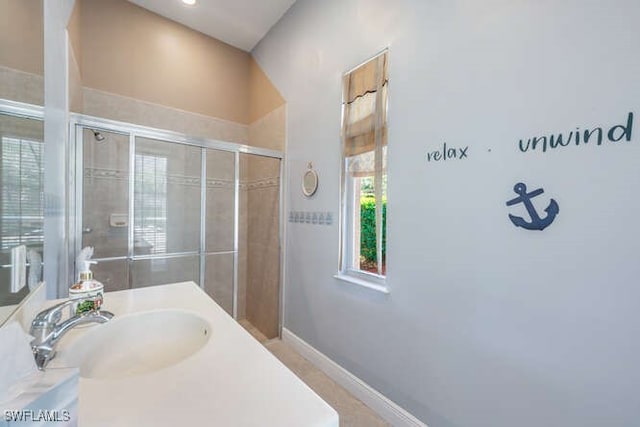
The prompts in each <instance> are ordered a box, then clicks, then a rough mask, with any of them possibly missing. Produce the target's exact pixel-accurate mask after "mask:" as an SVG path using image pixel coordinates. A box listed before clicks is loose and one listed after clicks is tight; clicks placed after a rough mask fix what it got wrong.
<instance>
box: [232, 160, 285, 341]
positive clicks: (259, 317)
mask: <svg viewBox="0 0 640 427" xmlns="http://www.w3.org/2000/svg"><path fill="white" fill-rule="evenodd" d="M241 156H242V157H243V161H242V162H241V164H243V163H244V164H246V169H241V171H243V172H244V173H243V175H242V180H241V187H240V188H241V194H242V198H244V200H243V203H245V204H246V209H244V210H243V212H246V217H245V218H244V221H245V227H246V229H245V230H244V233H243V234H244V235H245V237H246V241H244V242H242V244H243V246H242V249H241V257H246V261H245V262H246V265H245V266H244V274H245V277H244V278H243V279H244V281H245V283H244V284H243V286H245V289H246V290H245V292H246V295H242V296H243V297H244V301H243V304H244V307H243V311H244V314H245V317H246V319H247V320H249V322H251V323H252V324H253V325H254V326H255V327H256V328H258V329H259V330H260V332H262V333H263V334H264V335H265V336H267V338H274V337H276V336H278V333H279V331H278V313H279V309H280V305H279V301H280V239H279V234H280V222H279V221H280V160H279V159H274V158H269V157H261V156H255V155H247V154H242V155H241ZM241 200H242V199H241ZM239 296H240V294H239ZM239 300H240V298H239ZM239 307H240V304H239ZM238 317H239V318H240V319H241V318H242V317H241V316H240V311H239V316H238Z"/></svg>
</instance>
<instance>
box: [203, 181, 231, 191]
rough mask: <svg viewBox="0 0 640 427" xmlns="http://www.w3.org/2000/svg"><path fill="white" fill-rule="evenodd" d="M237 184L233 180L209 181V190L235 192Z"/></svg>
mask: <svg viewBox="0 0 640 427" xmlns="http://www.w3.org/2000/svg"><path fill="white" fill-rule="evenodd" d="M234 187H235V182H234V180H232V179H211V178H210V179H207V188H229V189H231V190H233V188H234Z"/></svg>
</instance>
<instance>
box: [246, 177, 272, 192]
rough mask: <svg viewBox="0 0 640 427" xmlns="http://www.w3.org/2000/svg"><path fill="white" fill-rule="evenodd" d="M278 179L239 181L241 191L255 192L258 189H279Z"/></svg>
mask: <svg viewBox="0 0 640 427" xmlns="http://www.w3.org/2000/svg"><path fill="white" fill-rule="evenodd" d="M279 186H280V177H278V176H274V177H269V178H263V179H258V180H254V181H241V182H240V189H241V190H256V189H260V188H270V187H279Z"/></svg>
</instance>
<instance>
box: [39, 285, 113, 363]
mask: <svg viewBox="0 0 640 427" xmlns="http://www.w3.org/2000/svg"><path fill="white" fill-rule="evenodd" d="M93 298H94V297H91V298H86V299H85V298H81V299H74V300H67V301H64V302H61V303H60V304H56V305H54V306H53V307H50V308H48V309H46V310H43V311H41V312H40V313H38V314H37V315H36V317H35V318H34V319H33V321H32V322H31V329H30V331H29V333H30V334H31V336H33V337H34V339H33V341H31V349H32V350H33V356H34V357H35V359H36V365H37V366H38V369H40V370H43V369H44V368H45V366H47V363H49V361H50V360H51V359H53V358H54V357H55V355H56V350H55V347H56V344H57V343H58V341H60V339H61V338H62V337H63V336H64V335H65V334H66V333H67V332H68V331H69V330H70V329H72V328H74V327H75V326H78V325H82V324H84V323H106V322H108V321H109V320H110V319H111V318H112V317H113V313H111V312H108V311H105V310H90V311H87V312H84V313H81V314H77V315H75V316H72V317H70V318H69V319H67V320H65V321H64V322H62V323H59V322H60V320H61V319H62V310H63V309H64V308H65V307H68V306H70V305H72V304H74V303H82V302H83V301H86V300H93Z"/></svg>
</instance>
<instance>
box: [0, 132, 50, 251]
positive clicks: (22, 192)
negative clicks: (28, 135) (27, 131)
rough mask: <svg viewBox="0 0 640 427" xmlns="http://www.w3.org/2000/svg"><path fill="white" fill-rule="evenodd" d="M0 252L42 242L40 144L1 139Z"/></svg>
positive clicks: (42, 173)
mask: <svg viewBox="0 0 640 427" xmlns="http://www.w3.org/2000/svg"><path fill="white" fill-rule="evenodd" d="M0 152H1V153H2V172H1V174H0V180H1V182H2V184H1V185H0V186H1V187H2V199H1V202H0V211H1V212H2V215H1V216H0V219H1V226H0V229H1V230H0V231H1V233H2V234H1V239H0V246H1V249H9V248H12V247H13V246H17V245H30V246H33V245H35V246H41V245H42V243H43V241H44V233H43V224H44V211H43V206H44V199H43V194H44V192H43V187H44V181H43V178H44V169H43V163H42V156H43V153H44V144H43V143H42V141H33V140H28V139H19V138H8V137H4V136H3V137H2V144H1V145H0Z"/></svg>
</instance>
